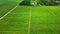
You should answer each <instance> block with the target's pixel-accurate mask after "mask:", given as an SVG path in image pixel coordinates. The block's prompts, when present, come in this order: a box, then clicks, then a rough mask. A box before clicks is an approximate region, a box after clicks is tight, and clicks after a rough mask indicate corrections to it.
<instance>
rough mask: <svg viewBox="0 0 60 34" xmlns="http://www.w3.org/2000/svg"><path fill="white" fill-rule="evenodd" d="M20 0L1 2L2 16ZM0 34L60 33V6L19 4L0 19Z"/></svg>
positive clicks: (0, 10) (0, 13) (0, 12)
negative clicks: (16, 0)
mask: <svg viewBox="0 0 60 34" xmlns="http://www.w3.org/2000/svg"><path fill="white" fill-rule="evenodd" d="M18 3H19V2H11V3H6V4H4V3H3V4H0V17H2V16H3V15H4V14H6V13H7V12H8V11H10V10H11V9H12V8H13V7H14V6H16V5H17V4H18ZM0 34H60V6H19V5H18V7H17V8H16V9H14V10H13V11H12V12H11V13H9V14H8V15H7V16H6V17H4V18H3V19H2V20H0Z"/></svg>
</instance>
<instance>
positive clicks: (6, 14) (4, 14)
mask: <svg viewBox="0 0 60 34" xmlns="http://www.w3.org/2000/svg"><path fill="white" fill-rule="evenodd" d="M17 6H18V5H16V6H15V7H14V8H13V9H11V10H9V11H8V12H7V13H6V14H4V15H3V16H2V17H1V18H0V20H2V19H3V18H4V17H5V16H7V15H8V14H9V13H11V12H12V11H13V10H14V9H15V8H17Z"/></svg>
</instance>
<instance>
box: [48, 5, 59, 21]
mask: <svg viewBox="0 0 60 34" xmlns="http://www.w3.org/2000/svg"><path fill="white" fill-rule="evenodd" d="M47 8H48V6H47ZM49 10H51V9H49V8H48V11H49ZM49 12H50V13H51V14H53V15H54V16H55V17H57V19H59V21H60V18H59V17H58V16H57V15H55V14H54V12H52V11H49Z"/></svg>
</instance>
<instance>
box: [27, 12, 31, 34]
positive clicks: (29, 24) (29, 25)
mask: <svg viewBox="0 0 60 34" xmlns="http://www.w3.org/2000/svg"><path fill="white" fill-rule="evenodd" d="M30 27H31V11H30V12H29V22H28V34H30Z"/></svg>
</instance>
